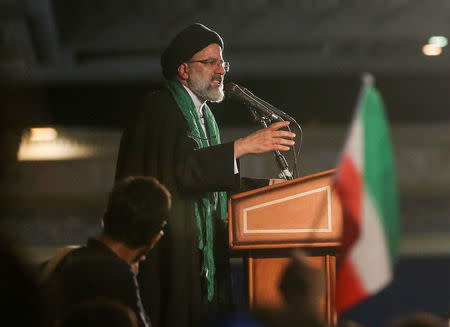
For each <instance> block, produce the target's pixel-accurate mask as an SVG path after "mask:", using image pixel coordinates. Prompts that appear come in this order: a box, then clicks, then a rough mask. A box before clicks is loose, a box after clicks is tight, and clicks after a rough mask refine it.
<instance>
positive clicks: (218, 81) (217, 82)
mask: <svg viewBox="0 0 450 327" xmlns="http://www.w3.org/2000/svg"><path fill="white" fill-rule="evenodd" d="M222 82H223V80H222V78H213V80H212V85H214V86H217V87H219V86H220V85H221V84H222Z"/></svg>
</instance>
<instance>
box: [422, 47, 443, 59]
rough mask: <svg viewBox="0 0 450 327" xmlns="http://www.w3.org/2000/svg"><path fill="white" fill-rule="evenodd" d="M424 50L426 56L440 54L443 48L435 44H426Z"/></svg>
mask: <svg viewBox="0 0 450 327" xmlns="http://www.w3.org/2000/svg"><path fill="white" fill-rule="evenodd" d="M422 52H423V54H424V55H425V56H439V55H440V54H441V53H442V48H441V47H440V46H437V45H434V44H425V45H424V46H423V48H422Z"/></svg>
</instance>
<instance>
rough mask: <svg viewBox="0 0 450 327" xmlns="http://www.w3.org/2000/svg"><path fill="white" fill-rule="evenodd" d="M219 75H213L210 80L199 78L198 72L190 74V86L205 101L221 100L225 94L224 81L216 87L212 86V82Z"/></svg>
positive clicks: (188, 81)
mask: <svg viewBox="0 0 450 327" xmlns="http://www.w3.org/2000/svg"><path fill="white" fill-rule="evenodd" d="M216 78H217V77H215V76H213V77H212V78H211V80H210V81H207V80H204V79H202V78H199V75H198V74H190V76H189V79H188V80H187V83H188V87H189V88H190V89H191V91H192V92H194V93H195V95H197V96H198V97H199V98H200V99H201V100H203V101H206V100H208V101H211V102H221V101H222V100H223V98H224V96H225V94H224V92H223V83H220V85H219V87H217V88H215V87H212V86H211V82H212V81H214V80H215V79H216Z"/></svg>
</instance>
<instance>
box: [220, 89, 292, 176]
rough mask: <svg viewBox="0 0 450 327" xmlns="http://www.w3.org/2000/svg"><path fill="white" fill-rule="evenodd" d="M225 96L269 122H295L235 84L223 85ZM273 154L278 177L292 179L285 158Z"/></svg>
mask: <svg viewBox="0 0 450 327" xmlns="http://www.w3.org/2000/svg"><path fill="white" fill-rule="evenodd" d="M225 96H226V97H227V99H231V100H237V101H240V102H243V103H244V104H246V105H248V106H250V107H251V108H252V109H255V110H258V111H259V112H260V113H262V114H263V115H265V116H267V117H269V118H270V119H271V120H276V121H284V120H285V119H286V120H290V121H295V120H294V119H293V118H292V117H291V116H289V115H288V114H285V113H284V112H283V111H281V110H279V109H277V108H275V107H274V106H272V105H271V104H269V103H267V102H266V101H264V100H262V99H260V98H258V97H257V96H256V95H254V94H253V93H251V92H250V91H249V90H247V89H246V88H245V87H240V86H239V85H237V84H235V83H232V82H229V83H227V84H225ZM284 118H285V119H284ZM261 123H262V124H263V125H264V127H267V123H266V122H265V121H264V120H263V121H262V122H261ZM274 154H275V159H276V162H277V164H278V167H279V168H280V170H281V174H280V176H282V177H284V179H286V180H291V179H293V176H292V174H291V172H290V171H289V167H288V164H287V161H286V158H285V157H284V156H283V154H281V152H280V151H279V150H275V151H274Z"/></svg>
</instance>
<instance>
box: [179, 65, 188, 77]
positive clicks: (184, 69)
mask: <svg viewBox="0 0 450 327" xmlns="http://www.w3.org/2000/svg"><path fill="white" fill-rule="evenodd" d="M178 77H179V78H180V79H181V80H183V81H186V80H187V79H188V78H189V65H188V64H186V63H182V64H181V65H180V66H178Z"/></svg>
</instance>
